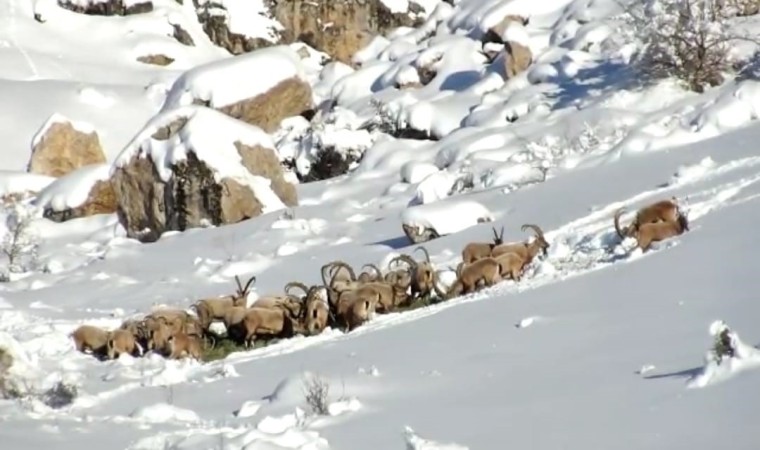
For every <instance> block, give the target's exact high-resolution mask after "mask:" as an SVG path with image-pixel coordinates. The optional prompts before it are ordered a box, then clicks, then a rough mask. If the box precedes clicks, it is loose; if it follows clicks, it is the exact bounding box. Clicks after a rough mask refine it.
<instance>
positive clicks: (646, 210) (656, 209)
mask: <svg viewBox="0 0 760 450" xmlns="http://www.w3.org/2000/svg"><path fill="white" fill-rule="evenodd" d="M623 212H625V207H623V208H620V209H618V210H617V211H616V212H615V217H618V218H619V217H620V215H621V214H622V213H623ZM680 216H683V213H682V211H681V208H680V207H679V206H678V200H677V199H676V198H675V197H672V198H671V199H669V200H660V201H658V202H655V203H652V204H650V205H647V206H645V207H643V208H641V209H639V210H638V211H636V217H635V218H634V219H633V221H632V222H631V224H630V225H628V226H627V227H624V228H621V227H620V226H619V225H616V226H615V231H616V232H617V234H618V236H619V237H620V239H625V238H626V237H633V235H634V234H635V232H636V230H638V229H639V227H641V226H642V225H644V224H646V223H656V222H677V221H678V218H679V217H680ZM616 220H619V219H616ZM686 227H687V228H685V229H684V230H685V231H689V228H688V223H687V224H686Z"/></svg>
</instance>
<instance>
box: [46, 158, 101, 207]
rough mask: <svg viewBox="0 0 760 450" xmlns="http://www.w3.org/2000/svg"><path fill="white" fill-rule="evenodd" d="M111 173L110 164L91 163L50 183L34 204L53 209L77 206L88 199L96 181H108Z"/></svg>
mask: <svg viewBox="0 0 760 450" xmlns="http://www.w3.org/2000/svg"><path fill="white" fill-rule="evenodd" d="M110 175H111V165H110V164H91V165H89V166H84V167H80V168H79V169H76V170H74V171H72V172H69V173H67V174H66V175H64V176H63V177H61V178H59V179H57V180H56V181H54V182H52V183H50V185H48V186H47V187H46V188H45V189H43V190H42V191H41V192H40V193H39V195H38V196H37V198H36V199H35V200H34V204H35V205H36V206H38V207H40V208H50V209H52V210H53V211H64V210H66V209H72V208H76V207H78V206H81V205H82V204H84V202H86V201H87V197H88V196H89V194H90V190H91V189H92V187H93V186H94V185H95V183H97V182H98V181H107V180H108V178H109V177H110Z"/></svg>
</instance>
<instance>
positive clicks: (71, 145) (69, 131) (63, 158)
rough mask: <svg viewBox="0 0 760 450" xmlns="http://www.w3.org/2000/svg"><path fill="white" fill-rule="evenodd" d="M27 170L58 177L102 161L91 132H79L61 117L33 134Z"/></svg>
mask: <svg viewBox="0 0 760 450" xmlns="http://www.w3.org/2000/svg"><path fill="white" fill-rule="evenodd" d="M34 141H35V142H34V147H33V148H32V156H31V159H30V160H29V165H28V171H29V172H31V173H36V174H40V175H48V176H51V177H60V176H63V175H66V174H67V173H69V172H71V171H73V170H76V169H78V168H80V167H84V166H87V165H90V164H100V163H104V162H106V157H105V154H104V153H103V149H102V148H101V146H100V139H98V134H97V133H96V132H95V131H91V132H90V131H89V130H87V131H80V130H78V129H77V128H75V127H74V125H72V124H71V123H70V122H68V121H66V120H65V119H64V118H61V117H53V118H51V119H50V120H49V121H48V123H47V124H46V125H45V126H44V127H43V131H42V135H41V136H38V137H35V140H34Z"/></svg>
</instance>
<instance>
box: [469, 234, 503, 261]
mask: <svg viewBox="0 0 760 450" xmlns="http://www.w3.org/2000/svg"><path fill="white" fill-rule="evenodd" d="M491 230H493V242H470V243H469V244H467V245H465V246H464V248H463V249H462V261H464V263H465V264H472V263H473V262H475V261H477V260H479V259H482V258H487V257H489V256H491V252H492V251H493V249H494V247H496V246H497V245H501V244H502V243H503V242H504V227H501V233H500V234H499V233H497V232H496V228H494V227H491Z"/></svg>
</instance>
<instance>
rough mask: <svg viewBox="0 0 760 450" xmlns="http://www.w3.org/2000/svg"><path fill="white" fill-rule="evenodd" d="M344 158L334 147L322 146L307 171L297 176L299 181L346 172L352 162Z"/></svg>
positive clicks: (327, 177)
mask: <svg viewBox="0 0 760 450" xmlns="http://www.w3.org/2000/svg"><path fill="white" fill-rule="evenodd" d="M353 162H354V161H352V160H351V159H349V158H346V157H345V156H344V155H343V154H342V153H340V152H339V151H338V150H336V149H335V147H323V148H320V149H319V151H318V152H317V157H316V160H315V161H314V162H313V163H312V164H311V167H310V168H309V173H307V174H306V175H304V176H302V177H299V181H301V182H304V183H308V182H310V181H319V180H327V179H329V178H334V177H337V176H340V175H343V174H344V173H347V172H348V170H349V169H350V168H351V163H353Z"/></svg>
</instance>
